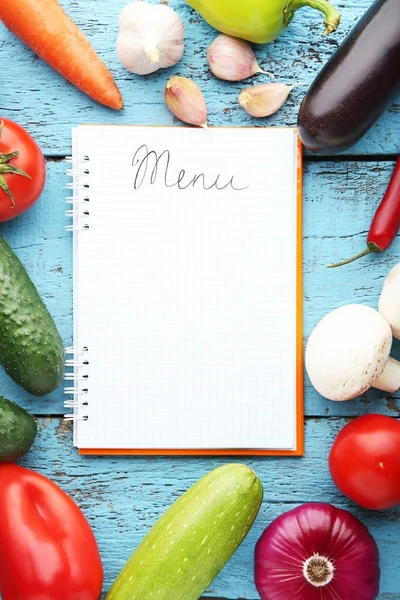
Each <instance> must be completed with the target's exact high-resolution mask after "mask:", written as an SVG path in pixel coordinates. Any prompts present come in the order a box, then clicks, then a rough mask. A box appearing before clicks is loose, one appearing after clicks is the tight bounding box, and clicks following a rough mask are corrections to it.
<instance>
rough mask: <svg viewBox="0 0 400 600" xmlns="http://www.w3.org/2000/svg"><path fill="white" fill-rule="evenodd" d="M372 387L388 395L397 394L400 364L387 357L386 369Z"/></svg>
mask: <svg viewBox="0 0 400 600" xmlns="http://www.w3.org/2000/svg"><path fill="white" fill-rule="evenodd" d="M372 387H374V388H376V389H377V390H381V391H382V392H388V393H390V394H394V392H397V390H398V389H400V362H399V361H398V360H395V359H394V358H392V357H391V356H389V359H388V362H387V364H386V367H385V368H384V369H383V372H382V374H381V375H380V376H379V377H378V379H377V380H376V381H375V382H374V384H373V386H372Z"/></svg>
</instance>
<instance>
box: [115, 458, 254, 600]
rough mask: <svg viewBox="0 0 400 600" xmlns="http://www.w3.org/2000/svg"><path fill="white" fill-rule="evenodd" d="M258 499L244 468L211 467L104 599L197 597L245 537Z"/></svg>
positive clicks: (142, 546)
mask: <svg viewBox="0 0 400 600" xmlns="http://www.w3.org/2000/svg"><path fill="white" fill-rule="evenodd" d="M262 498H263V488H262V485H261V482H260V480H259V479H258V477H257V475H256V474H255V473H254V471H252V470H251V469H250V468H249V467H247V466H245V465H241V464H237V463H235V464H228V465H225V466H223V467H219V468H218V469H215V470H214V471H211V472H210V473H208V474H207V475H205V476H204V477H203V478H202V479H200V481H198V482H197V483H195V485H193V486H192V487H191V488H190V489H189V490H188V491H187V492H185V493H184V494H183V496H181V497H180V498H179V499H178V500H177V501H176V502H175V503H174V504H173V505H172V506H171V507H170V508H169V509H168V510H167V511H166V512H165V513H164V514H163V516H162V517H161V518H160V519H159V520H158V521H157V523H156V524H155V525H154V526H153V527H152V529H150V531H149V532H148V534H147V535H146V537H145V538H144V539H143V540H142V542H141V543H140V544H139V546H138V548H137V549H136V551H135V552H134V553H133V554H132V556H131V558H130V559H129V560H128V562H127V563H126V565H125V567H124V568H123V569H122V571H121V573H120V574H119V575H118V577H117V579H116V580H115V582H114V584H113V585H112V587H111V589H110V591H109V592H108V594H107V596H106V600H198V598H199V597H200V596H201V595H202V593H203V592H204V591H205V590H206V589H207V587H208V586H209V585H210V583H211V582H212V581H213V579H214V578H215V577H216V576H217V575H218V573H219V572H220V571H221V569H222V568H223V567H224V565H225V564H226V563H227V562H228V560H229V559H230V558H231V556H232V554H233V553H234V552H235V550H236V549H237V548H238V547H239V545H240V544H241V542H242V541H243V540H244V538H245V537H246V535H247V533H248V532H249V530H250V528H251V526H252V525H253V523H254V520H255V518H256V516H257V514H258V511H259V509H260V506H261V502H262Z"/></svg>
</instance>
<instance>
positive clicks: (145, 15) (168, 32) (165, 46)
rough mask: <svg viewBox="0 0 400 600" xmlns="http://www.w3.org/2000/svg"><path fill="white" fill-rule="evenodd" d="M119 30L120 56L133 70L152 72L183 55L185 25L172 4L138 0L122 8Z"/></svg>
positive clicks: (118, 47) (140, 73)
mask: <svg viewBox="0 0 400 600" xmlns="http://www.w3.org/2000/svg"><path fill="white" fill-rule="evenodd" d="M119 29H120V32H119V36H118V40H117V54H118V58H119V60H120V62H121V63H122V64H123V66H124V67H125V68H126V69H128V71H131V72H132V73H136V74H137V75H148V74H149V73H154V72H155V71H158V69H166V68H168V67H171V66H173V65H175V64H176V63H177V62H178V61H179V60H180V59H181V58H182V55H183V52H184V27H183V23H182V20H181V19H180V17H179V15H178V14H177V13H176V12H175V11H174V10H173V9H172V8H171V7H170V6H167V5H165V4H156V5H154V4H148V3H147V2H145V1H144V0H135V2H131V3H130V4H127V5H126V6H125V8H123V9H122V11H121V14H120V17H119Z"/></svg>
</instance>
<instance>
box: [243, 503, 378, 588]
mask: <svg viewBox="0 0 400 600" xmlns="http://www.w3.org/2000/svg"><path fill="white" fill-rule="evenodd" d="M379 580H380V569H379V552H378V547H377V545H376V543H375V540H374V538H373V537H372V536H371V534H370V533H369V531H368V529H367V528H366V527H365V525H363V524H362V523H361V521H359V520H358V519H357V518H356V517H354V516H353V515H352V514H351V513H349V512H348V511H346V510H342V509H340V508H335V507H334V506H332V505H330V504H323V503H309V504H303V505H302V506H299V507H298V508H295V509H294V510H291V511H289V512H287V513H285V514H283V515H281V516H280V517H278V518H277V519H276V520H275V521H273V523H271V525H269V527H267V528H266V530H265V531H264V533H263V534H262V536H261V538H260V539H259V540H258V542H257V545H256V549H255V583H256V586H257V590H258V593H259V594H260V596H261V600H375V599H376V598H377V597H378V594H379Z"/></svg>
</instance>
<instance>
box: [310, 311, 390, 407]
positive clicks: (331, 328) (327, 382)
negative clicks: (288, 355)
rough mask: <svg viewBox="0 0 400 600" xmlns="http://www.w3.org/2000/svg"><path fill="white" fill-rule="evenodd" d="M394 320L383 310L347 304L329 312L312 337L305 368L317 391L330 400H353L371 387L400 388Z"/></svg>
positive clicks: (387, 390)
mask: <svg viewBox="0 0 400 600" xmlns="http://www.w3.org/2000/svg"><path fill="white" fill-rule="evenodd" d="M392 341H393V338H392V332H391V329H390V325H389V323H388V322H387V321H386V320H385V319H384V318H383V317H382V315H380V314H379V312H378V311H376V310H374V309H373V308H370V307H369V306H364V305H362V304H348V305H346V306H342V307H341V308H338V309H336V310H333V311H332V312H330V313H328V314H327V315H326V316H325V317H324V318H323V319H322V320H321V321H320V322H319V323H318V325H317V326H316V327H315V329H314V330H313V332H312V333H311V335H310V338H309V340H308V343H307V349H306V369H307V372H308V375H309V377H310V380H311V383H312V384H313V386H314V387H315V389H316V390H317V391H318V392H319V393H320V394H321V395H322V396H324V397H325V398H329V400H350V398H355V397H356V396H359V395H360V394H362V393H363V392H365V391H366V390H367V389H369V388H370V387H375V388H378V389H380V390H382V391H385V392H390V393H393V392H395V391H397V390H398V389H399V388H400V362H398V361H396V360H394V359H393V358H390V357H389V353H390V350H391V347H392Z"/></svg>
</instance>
